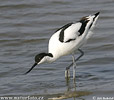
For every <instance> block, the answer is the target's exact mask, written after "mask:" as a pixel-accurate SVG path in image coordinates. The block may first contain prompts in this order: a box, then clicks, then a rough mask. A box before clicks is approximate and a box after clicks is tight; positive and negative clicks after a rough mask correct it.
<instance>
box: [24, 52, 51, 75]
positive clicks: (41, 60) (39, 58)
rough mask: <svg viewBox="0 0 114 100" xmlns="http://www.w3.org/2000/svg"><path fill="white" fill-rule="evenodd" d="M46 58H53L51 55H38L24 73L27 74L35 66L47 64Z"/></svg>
mask: <svg viewBox="0 0 114 100" xmlns="http://www.w3.org/2000/svg"><path fill="white" fill-rule="evenodd" d="M48 57H53V55H52V54H51V53H40V54H37V55H36V56H35V63H34V64H33V66H32V67H31V68H30V69H29V70H28V71H27V72H26V73H25V74H27V73H29V72H30V71H31V70H32V69H33V68H34V67H35V66H36V65H38V64H42V63H45V62H47V58H48Z"/></svg>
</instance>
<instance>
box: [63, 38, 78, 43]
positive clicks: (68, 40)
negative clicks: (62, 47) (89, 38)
mask: <svg viewBox="0 0 114 100" xmlns="http://www.w3.org/2000/svg"><path fill="white" fill-rule="evenodd" d="M74 40H76V38H74V39H69V40H67V41H66V42H65V43H67V42H70V41H74Z"/></svg>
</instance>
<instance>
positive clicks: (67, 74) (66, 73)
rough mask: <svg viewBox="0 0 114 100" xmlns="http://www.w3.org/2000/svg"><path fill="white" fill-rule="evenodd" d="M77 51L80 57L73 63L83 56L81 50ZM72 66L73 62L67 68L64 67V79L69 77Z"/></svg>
mask: <svg viewBox="0 0 114 100" xmlns="http://www.w3.org/2000/svg"><path fill="white" fill-rule="evenodd" d="M78 51H79V52H80V53H81V55H80V56H79V57H78V58H76V59H75V62H76V61H78V60H79V59H80V58H81V57H82V56H83V55H84V52H83V51H82V50H81V49H78ZM72 65H73V62H72V63H71V64H70V65H69V66H68V67H66V70H65V78H69V77H70V71H69V69H70V67H71V66H72Z"/></svg>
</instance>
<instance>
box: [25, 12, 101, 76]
mask: <svg viewBox="0 0 114 100" xmlns="http://www.w3.org/2000/svg"><path fill="white" fill-rule="evenodd" d="M98 17H99V12H98V13H96V14H94V15H89V16H86V17H83V18H81V19H80V20H79V21H78V22H76V23H68V24H66V25H64V26H63V27H61V28H59V29H58V30H57V31H56V32H55V33H54V34H53V35H52V36H51V38H50V40H49V47H48V53H40V54H38V55H36V57H35V64H34V65H33V66H32V67H31V69H30V70H29V71H27V72H26V74H27V73H29V72H30V71H31V70H32V69H33V68H34V67H35V66H36V65H37V64H41V63H44V62H49V63H51V62H54V61H55V60H57V59H58V58H60V57H61V56H65V55H69V54H72V55H73V54H74V52H75V51H76V50H78V49H79V48H80V47H81V46H82V45H83V44H84V43H85V42H86V40H88V38H89V37H90V36H91V34H92V32H91V30H92V29H93V28H94V26H95V24H96V21H97V19H98ZM72 57H73V63H74V66H76V63H75V61H74V56H72ZM74 73H75V71H74ZM74 73H73V77H75V74H74Z"/></svg>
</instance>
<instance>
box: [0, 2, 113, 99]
mask: <svg viewBox="0 0 114 100" xmlns="http://www.w3.org/2000/svg"><path fill="white" fill-rule="evenodd" d="M98 11H100V12H101V13H100V17H99V20H98V23H97V26H96V28H95V29H94V35H93V37H91V39H89V41H88V42H87V44H85V45H84V46H83V47H82V50H83V51H84V52H85V55H84V56H83V57H82V58H81V59H80V60H79V61H78V62H77V70H76V91H75V89H74V84H73V80H72V78H71V80H69V83H68V84H67V82H66V80H65V78H64V70H65V67H66V66H68V64H70V63H71V56H65V57H62V58H61V59H59V60H57V61H56V62H54V63H52V64H44V65H40V66H37V67H36V68H35V69H34V70H32V71H31V73H29V74H28V75H23V73H25V72H26V71H27V70H28V69H29V68H30V67H31V66H32V64H33V63H34V56H35V55H36V54H38V53H40V52H42V51H43V52H47V46H48V39H49V38H50V36H51V35H52V34H53V33H54V32H55V30H57V29H58V28H60V27H61V26H63V25H65V24H67V23H69V22H76V21H78V20H79V19H80V18H81V17H83V16H86V15H89V14H94V13H96V12H98ZM113 12H114V1H113V0H85V1H84V0H79V1H78V0H77V1H76V0H54V1H52V0H46V1H44V0H23V1H19V0H10V1H9V0H1V1H0V48H1V49H0V96H6V97H7V96H12V97H14V96H37V97H44V98H45V99H49V98H57V97H65V95H66V94H67V97H66V98H64V99H65V100H75V99H76V100H92V99H93V97H94V96H96V97H98V96H101V97H103V96H107V97H110V96H114V75H113V73H114V61H113V60H114V28H113V27H114V13H113ZM78 55H79V53H78V52H77V53H76V57H77V56H78ZM71 74H72V69H71ZM71 77H72V76H71ZM69 95H70V96H69ZM67 98H68V99H67Z"/></svg>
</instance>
